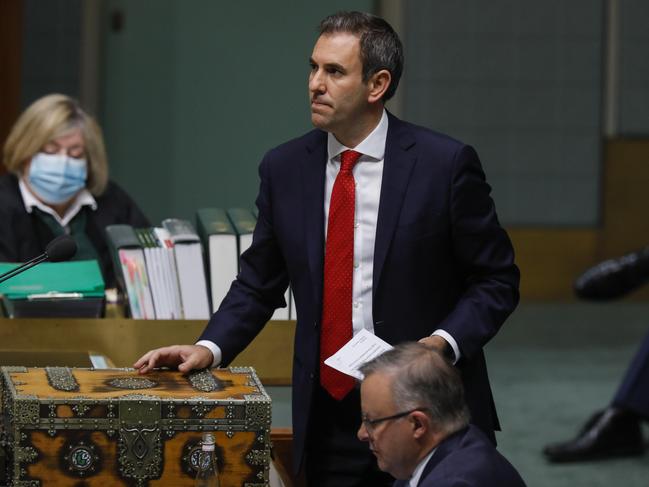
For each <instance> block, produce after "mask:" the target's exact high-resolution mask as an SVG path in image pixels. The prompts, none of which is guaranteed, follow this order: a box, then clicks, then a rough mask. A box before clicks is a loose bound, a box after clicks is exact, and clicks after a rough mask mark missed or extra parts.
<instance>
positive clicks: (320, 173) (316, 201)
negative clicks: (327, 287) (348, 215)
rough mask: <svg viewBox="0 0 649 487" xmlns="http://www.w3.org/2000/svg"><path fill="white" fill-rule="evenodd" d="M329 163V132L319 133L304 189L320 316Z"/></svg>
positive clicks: (310, 145) (306, 164)
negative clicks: (327, 164) (326, 183)
mask: <svg viewBox="0 0 649 487" xmlns="http://www.w3.org/2000/svg"><path fill="white" fill-rule="evenodd" d="M326 163H327V134H326V133H325V132H320V131H318V132H315V135H314V137H313V138H311V139H310V140H309V141H308V142H307V146H306V157H305V158H304V161H303V163H302V183H303V185H302V191H303V192H304V199H303V201H304V202H305V207H304V212H303V215H304V230H305V232H306V235H305V239H306V243H307V254H308V261H309V270H310V275H311V279H312V282H313V293H314V294H313V300H314V301H313V302H314V303H315V306H316V307H317V308H318V309H316V313H317V314H316V316H320V315H321V314H322V309H321V308H322V281H323V272H324V271H323V266H324V190H325V168H326Z"/></svg>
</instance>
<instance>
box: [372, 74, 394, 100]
mask: <svg viewBox="0 0 649 487" xmlns="http://www.w3.org/2000/svg"><path fill="white" fill-rule="evenodd" d="M391 83H392V75H391V74H390V71H388V70H387V69H381V70H380V71H377V72H376V73H374V74H373V75H372V77H371V78H370V79H369V81H368V87H369V93H368V95H367V101H369V102H370V103H376V102H377V101H379V100H381V99H382V98H383V95H385V92H386V91H388V88H389V87H390V84H391Z"/></svg>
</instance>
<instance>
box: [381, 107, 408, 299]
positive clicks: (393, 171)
mask: <svg viewBox="0 0 649 487" xmlns="http://www.w3.org/2000/svg"><path fill="white" fill-rule="evenodd" d="M388 117H389V125H388V136H387V140H386V144H385V158H384V162H383V179H382V182H381V197H380V200H379V215H378V221H377V226H376V241H375V243H374V277H373V281H374V282H373V284H372V291H373V295H374V296H376V289H377V287H378V284H379V282H380V280H381V272H382V271H383V264H384V263H385V258H386V256H387V254H388V250H389V248H390V243H391V242H392V236H393V235H394V230H395V228H396V226H397V223H398V221H399V214H400V212H401V206H402V204H403V199H404V197H405V195H406V189H407V187H408V181H409V179H410V174H411V173H412V168H413V167H414V165H415V161H416V156H415V154H414V151H413V150H411V149H412V148H413V146H414V145H415V139H414V137H413V136H412V134H411V133H410V132H409V131H408V129H407V127H406V125H405V124H404V123H403V122H401V121H400V120H399V119H398V118H396V117H394V116H393V115H391V114H389V113H388Z"/></svg>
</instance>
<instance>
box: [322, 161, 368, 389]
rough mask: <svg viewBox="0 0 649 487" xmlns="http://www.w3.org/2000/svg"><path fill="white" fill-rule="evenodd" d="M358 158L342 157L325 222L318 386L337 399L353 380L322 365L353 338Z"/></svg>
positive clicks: (350, 387)
mask: <svg viewBox="0 0 649 487" xmlns="http://www.w3.org/2000/svg"><path fill="white" fill-rule="evenodd" d="M360 156H361V154H360V153H358V152H356V151H353V150H346V151H344V152H343V153H342V154H341V162H340V171H339V172H338V176H336V181H335V182H334V187H333V190H332V191H331V201H330V203H329V221H328V222H327V242H326V246H325V264H324V294H323V299H322V327H321V332H320V384H321V385H322V387H323V388H324V389H325V390H326V391H327V392H329V394H331V396H332V397H334V398H335V399H338V400H341V399H342V398H344V397H345V396H346V395H347V393H348V392H349V391H351V390H352V388H353V387H354V379H353V378H352V377H349V376H348V375H345V374H342V373H340V372H338V371H337V370H335V369H332V368H331V367H329V366H328V365H325V364H324V360H325V359H327V358H329V357H330V356H331V355H333V354H334V353H336V352H337V351H338V350H339V349H340V348H341V347H342V346H343V345H344V344H345V343H347V342H348V341H349V340H350V339H351V338H352V280H353V272H354V195H355V182H354V175H353V174H352V169H353V168H354V165H355V164H356V162H357V161H358V158H359V157H360Z"/></svg>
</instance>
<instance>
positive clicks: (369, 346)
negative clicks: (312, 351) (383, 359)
mask: <svg viewBox="0 0 649 487" xmlns="http://www.w3.org/2000/svg"><path fill="white" fill-rule="evenodd" d="M391 348H392V345H390V344H389V343H387V342H386V341H384V340H381V339H380V338H379V337H377V336H376V335H374V334H373V333H370V332H369V331H367V330H365V329H363V330H361V331H360V332H358V333H357V334H356V335H354V337H353V338H352V339H351V340H349V341H348V342H347V343H345V345H343V346H342V348H341V349H340V350H338V351H337V352H336V353H334V354H333V355H332V356H331V357H329V358H328V359H326V360H325V361H324V363H325V364H327V365H328V366H329V367H331V368H333V369H336V370H337V371H339V372H342V373H343V374H347V375H351V376H352V377H354V378H356V379H358V380H363V374H361V372H360V371H359V370H358V369H359V368H360V367H361V366H362V365H363V364H365V363H366V362H369V361H370V360H372V359H373V358H374V357H376V356H378V355H381V354H382V353H383V352H386V351H388V350H390V349H391Z"/></svg>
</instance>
